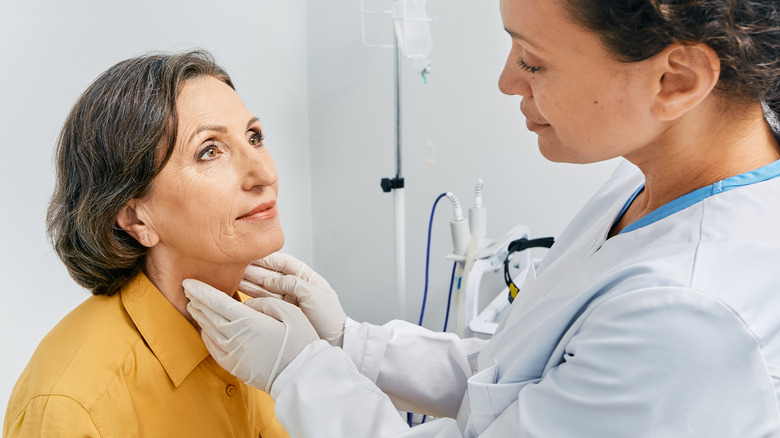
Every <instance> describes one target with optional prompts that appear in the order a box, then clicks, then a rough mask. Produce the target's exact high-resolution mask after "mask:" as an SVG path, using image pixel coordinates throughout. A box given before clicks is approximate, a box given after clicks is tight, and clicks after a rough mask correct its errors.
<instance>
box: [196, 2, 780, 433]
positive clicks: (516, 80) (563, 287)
mask: <svg viewBox="0 0 780 438" xmlns="http://www.w3.org/2000/svg"><path fill="white" fill-rule="evenodd" d="M501 15H502V17H503V22H504V26H505V28H506V30H507V32H508V33H509V35H510V36H511V38H512V49H511V52H510V53H509V59H508V60H507V63H506V66H505V67H504V71H503V73H502V74H501V78H500V80H499V88H500V89H501V91H502V92H504V93H506V94H509V95H519V96H521V97H522V103H521V104H520V110H521V111H522V113H523V114H524V115H525V123H526V126H527V127H528V129H530V130H531V131H533V132H535V133H536V134H537V135H538V138H539V149H540V151H541V152H542V154H543V155H544V156H545V157H547V158H548V159H550V160H552V161H559V162H567V163H590V162H596V161H601V160H606V159H609V158H613V157H617V156H622V157H624V158H625V160H626V161H625V163H623V164H622V165H620V166H619V167H618V169H617V170H616V172H615V174H614V175H613V176H612V177H611V178H610V179H609V180H608V181H607V182H606V184H605V185H604V186H603V188H602V189H600V190H599V191H598V192H597V193H596V194H595V196H594V197H593V198H592V199H591V200H590V202H589V203H588V204H587V205H586V206H585V207H584V208H583V210H582V211H581V212H580V213H579V214H578V215H577V216H576V217H575V218H574V220H573V221H572V223H571V224H570V225H569V226H568V228H567V229H566V230H565V231H564V233H563V234H562V235H561V236H560V238H559V239H558V242H557V243H556V244H555V245H554V246H553V247H552V249H551V250H550V251H549V252H548V253H547V256H546V257H545V258H544V260H543V261H542V262H541V264H540V265H539V266H538V268H537V270H536V272H535V278H530V279H529V280H528V281H526V283H525V284H524V286H523V289H522V290H521V292H520V294H519V295H518V298H517V299H516V300H515V302H514V303H513V304H512V306H511V309H510V311H509V314H508V316H507V317H506V319H505V320H504V321H503V323H502V324H501V325H500V326H499V329H498V331H497V332H496V334H495V336H493V338H492V339H491V340H490V341H489V342H483V341H478V340H473V339H465V340H461V339H458V338H457V337H456V336H454V335H453V334H448V333H433V332H430V331H428V330H425V329H423V328H420V327H417V326H414V325H412V324H409V323H405V322H402V321H392V322H390V323H388V324H386V325H384V326H376V325H371V324H365V323H362V324H361V323H357V322H354V321H351V320H349V319H347V318H346V316H345V315H344V312H343V311H342V310H341V306H340V305H339V303H338V298H337V297H336V294H335V293H334V292H333V291H332V290H331V289H330V287H329V286H328V284H327V282H325V280H323V279H322V278H321V277H320V276H318V275H317V274H316V273H314V272H313V271H311V270H310V269H309V268H308V267H306V266H305V265H303V264H302V263H301V262H299V261H297V260H295V259H292V258H290V257H288V256H283V255H275V256H271V257H270V258H267V259H265V260H262V261H260V262H258V263H257V266H255V267H253V268H250V270H249V271H248V272H247V274H246V276H247V278H248V279H250V280H253V282H254V283H255V284H249V283H245V286H244V288H245V289H246V291H247V292H249V293H252V294H253V295H255V296H258V297H261V298H257V299H255V300H250V301H248V302H247V303H246V305H245V304H241V303H237V302H235V301H231V300H230V299H229V298H227V296H226V295H225V294H220V293H214V291H213V290H212V289H211V288H210V286H208V285H205V284H203V283H199V282H196V281H194V280H185V284H184V285H185V289H186V290H187V295H188V297H189V298H190V300H191V302H190V304H189V307H188V308H189V309H190V310H191V312H192V314H193V316H194V317H195V318H196V320H197V321H198V323H199V324H200V327H201V328H202V337H203V338H204V341H205V342H206V345H207V346H208V347H209V350H210V351H211V353H212V355H213V356H214V357H215V359H216V360H217V361H218V362H219V363H220V364H221V365H222V366H223V367H225V368H226V369H227V370H229V371H230V372H232V373H234V374H235V375H236V376H238V377H240V378H241V379H243V380H245V381H246V382H247V383H249V384H250V385H253V386H257V387H259V388H264V389H268V390H270V394H271V396H272V397H273V398H274V399H275V400H276V415H277V418H278V419H279V421H280V422H281V423H282V424H283V425H284V427H285V428H286V429H287V430H288V431H289V433H290V434H291V435H292V436H296V437H308V436H338V437H341V436H350V437H390V436H392V437H395V436H404V437H433V436H437V437H459V436H466V437H477V436H479V437H508V436H522V437H547V438H549V437H573V436H580V437H625V436H632V437H642V436H653V437H677V436H685V437H689V436H701V437H769V436H772V437H778V436H780V410H778V400H779V399H780V178H778V176H780V161H778V160H779V159H780V148H779V147H778V139H777V129H778V126H777V121H778V115H779V114H780V4H778V2H777V0H684V1H683V0H677V1H671V0H635V1H628V0H623V1H619V0H613V1H607V0H502V1H501ZM772 124H774V132H773V128H772V126H771V125H772ZM263 267H264V268H263ZM265 268H267V269H268V270H266V269H265ZM263 291H268V292H269V293H270V294H266V293H265V292H263ZM367 292H369V291H367ZM271 294H275V295H276V296H281V297H282V298H283V299H285V300H287V301H289V302H293V303H295V304H298V305H299V307H300V308H301V310H302V311H303V313H304V314H305V315H306V316H307V317H308V320H309V322H310V323H311V325H312V326H313V327H314V329H315V330H317V332H318V334H319V336H320V337H321V338H322V340H319V341H316V342H314V343H312V344H309V345H305V344H306V343H305V342H303V343H302V342H299V341H298V339H299V336H298V333H299V332H304V331H305V330H304V329H303V327H300V323H298V325H295V324H293V323H291V322H289V321H288V320H287V318H286V316H285V315H281V314H271V315H270V316H269V315H266V314H264V313H262V312H260V311H256V310H255V309H260V310H262V309H263V308H264V306H263V302H264V301H265V300H272V299H276V298H272V297H262V296H264V295H271ZM339 347H341V348H339ZM273 349H275V350H273ZM269 351H278V354H277V355H276V356H275V357H274V355H271V356H269V357H266V355H267V354H268V352H269ZM396 409H401V410H411V411H414V412H419V413H426V414H431V415H433V416H436V417H438V419H436V420H434V421H429V422H427V423H426V424H423V425H421V426H417V427H414V428H411V429H410V428H409V427H408V426H407V425H406V424H405V422H404V421H403V419H402V418H401V416H400V415H398V412H397V410H396Z"/></svg>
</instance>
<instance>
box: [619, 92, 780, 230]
mask: <svg viewBox="0 0 780 438" xmlns="http://www.w3.org/2000/svg"><path fill="white" fill-rule="evenodd" d="M732 111H733V110H732ZM736 113H737V111H734V112H732V114H736ZM686 117H687V120H680V121H679V122H680V123H676V124H674V125H672V126H670V127H669V129H668V130H667V131H665V132H664V134H663V135H662V136H661V138H660V139H659V141H658V142H656V143H654V144H653V145H652V146H651V147H647V148H644V149H642V150H638V151H636V152H635V153H633V154H631V155H627V156H626V157H625V158H626V159H628V160H629V161H631V162H633V163H634V164H635V165H637V167H639V169H640V170H641V171H642V173H643V174H644V176H645V188H644V190H643V191H642V193H640V194H639V196H637V197H636V199H635V200H634V202H633V203H632V204H631V206H629V208H628V209H627V210H626V212H625V214H624V215H623V217H622V218H621V219H620V221H619V222H618V223H617V224H616V225H615V227H614V228H613V230H612V232H611V233H610V234H611V235H615V234H617V233H619V232H620V231H621V230H622V229H623V228H625V227H626V226H628V225H629V224H631V223H633V222H635V221H636V220H638V219H640V218H642V217H643V216H645V215H647V214H648V213H650V212H652V211H654V210H656V209H658V208H659V207H661V206H663V205H664V204H667V203H669V202H671V201H673V200H675V199H677V198H679V197H681V196H683V195H685V194H688V193H690V192H692V191H694V190H696V189H699V188H702V187H706V186H709V185H712V184H714V183H716V182H718V181H721V180H723V179H726V178H728V177H731V176H734V175H739V174H741V173H745V172H748V171H751V170H754V169H757V168H759V167H762V166H765V165H767V164H769V163H772V162H774V161H777V160H778V159H780V149H778V144H777V139H776V138H775V136H774V134H773V133H772V131H771V129H770V128H769V125H768V124H767V122H766V120H765V119H764V113H763V109H762V108H761V105H760V104H755V105H751V106H746V107H745V108H744V109H742V108H740V110H739V111H738V116H736V117H734V116H732V117H728V116H726V117H712V118H710V119H707V118H703V117H701V116H700V115H697V114H690V115H688V116H686Z"/></svg>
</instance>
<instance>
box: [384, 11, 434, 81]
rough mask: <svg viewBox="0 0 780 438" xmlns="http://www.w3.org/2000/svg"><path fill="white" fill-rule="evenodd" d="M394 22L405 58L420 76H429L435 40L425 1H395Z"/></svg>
mask: <svg viewBox="0 0 780 438" xmlns="http://www.w3.org/2000/svg"><path fill="white" fill-rule="evenodd" d="M393 21H394V23H395V32H396V35H397V36H398V44H399V46H400V47H401V52H402V53H403V55H404V57H406V58H409V59H410V60H411V61H412V63H413V64H414V67H415V69H416V70H417V71H418V72H419V73H420V74H422V75H423V76H425V75H427V74H428V73H429V72H430V69H431V61H430V58H429V56H430V54H431V50H433V40H432V39H431V29H430V26H429V23H430V21H431V19H430V18H428V15H427V14H426V13H425V0H393Z"/></svg>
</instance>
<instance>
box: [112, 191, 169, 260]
mask: <svg viewBox="0 0 780 438" xmlns="http://www.w3.org/2000/svg"><path fill="white" fill-rule="evenodd" d="M145 216H146V215H145V211H144V210H143V205H142V204H141V203H140V202H138V200H136V199H131V200H130V201H128V202H127V204H125V205H124V207H122V209H121V210H119V214H117V215H116V223H117V225H119V228H121V229H123V230H125V232H126V233H127V234H129V235H131V236H132V237H133V238H134V239H135V240H137V241H138V243H140V244H141V245H143V246H145V247H147V248H151V247H153V246H154V245H157V242H159V241H160V236H158V235H157V233H156V232H155V231H154V229H153V228H152V227H151V222H150V221H149V220H148V219H147V218H146V217H145Z"/></svg>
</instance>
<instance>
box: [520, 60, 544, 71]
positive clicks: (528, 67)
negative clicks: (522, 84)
mask: <svg viewBox="0 0 780 438" xmlns="http://www.w3.org/2000/svg"><path fill="white" fill-rule="evenodd" d="M517 65H519V66H520V68H521V69H523V70H525V71H527V72H528V73H531V74H534V73H536V72H537V71H539V68H540V67H534V66H532V65H528V64H526V63H525V61H524V60H523V58H518V59H517Z"/></svg>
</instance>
